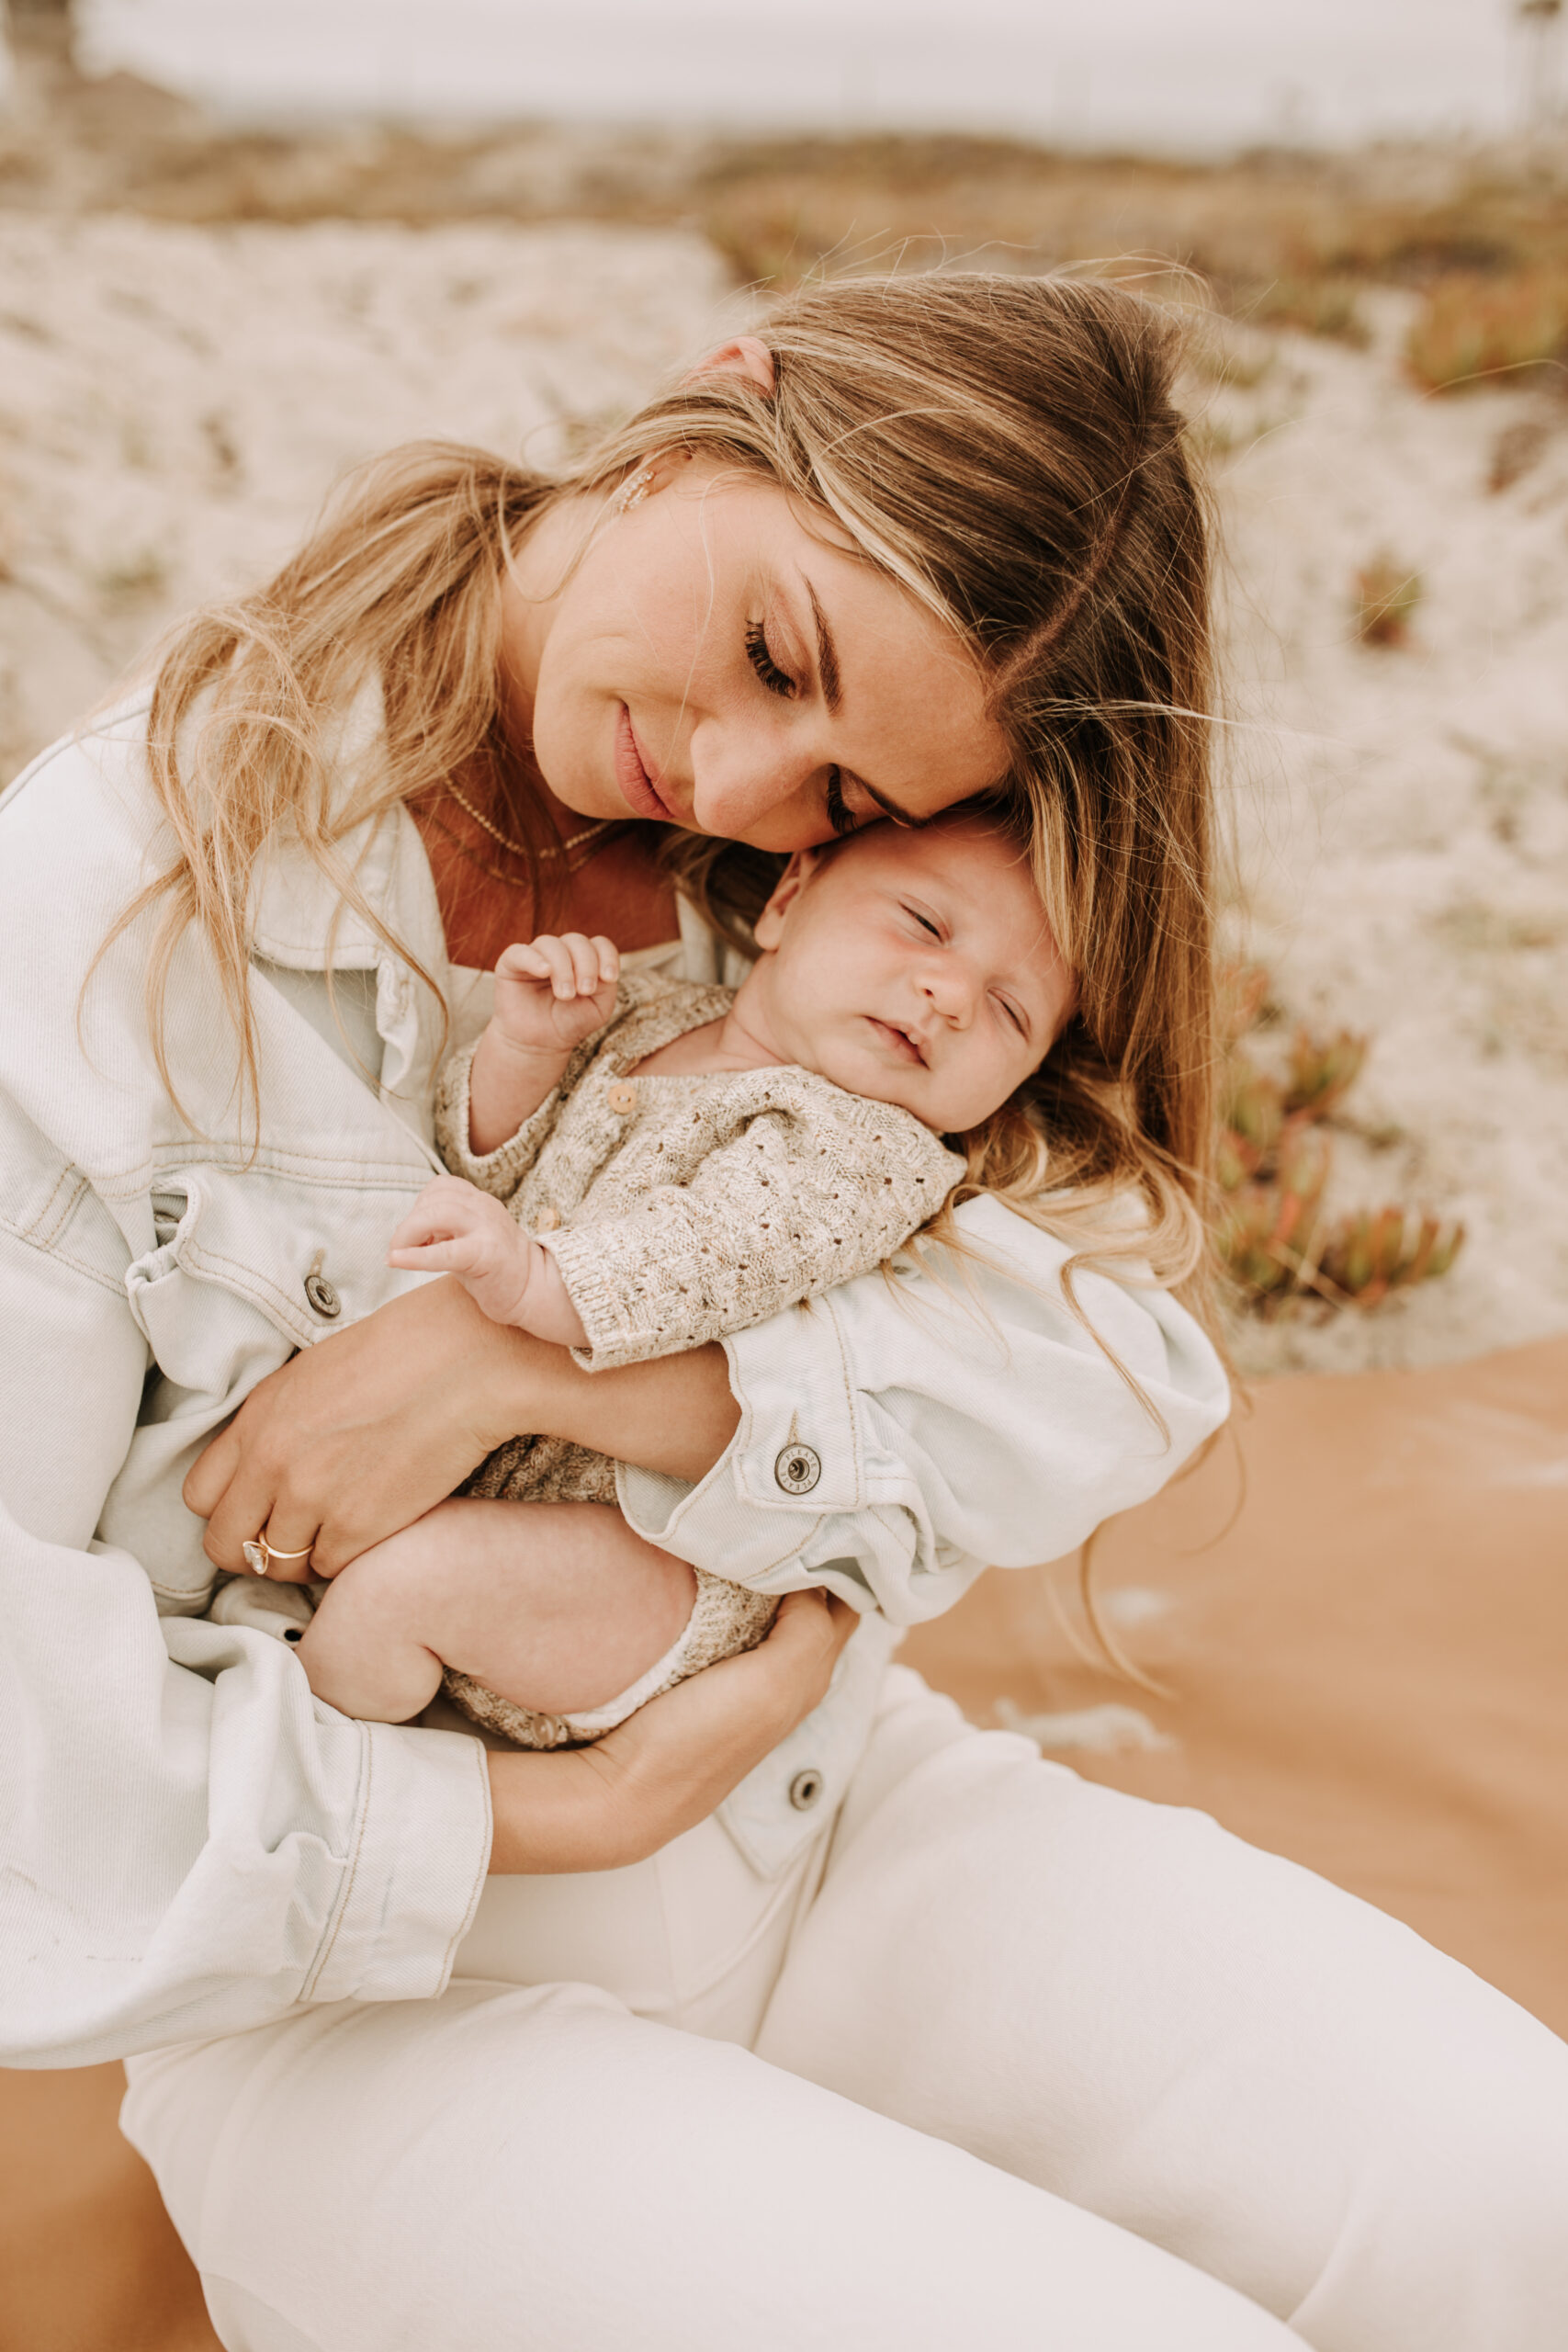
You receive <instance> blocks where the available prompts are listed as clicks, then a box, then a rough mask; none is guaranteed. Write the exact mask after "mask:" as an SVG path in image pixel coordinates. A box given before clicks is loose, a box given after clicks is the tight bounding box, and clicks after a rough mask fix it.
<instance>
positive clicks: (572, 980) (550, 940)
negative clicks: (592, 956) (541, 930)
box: [534, 933, 577, 998]
mask: <svg viewBox="0 0 1568 2352" xmlns="http://www.w3.org/2000/svg"><path fill="white" fill-rule="evenodd" d="M534 945H535V946H536V949H537V950H538V952H539V954H540V955H541V956H543V957H544V959H545V962H546V965H547V967H548V970H549V976H550V989H551V992H552V993H553V994H554V995H555V996H557V997H558V998H568V997H574V996H575V995H576V994H577V974H576V971H575V969H574V968H573V966H572V960H571V950H570V947H569V946H568V945H567V944H566V942H565V940H564V939H556V938H554V937H552V936H551V935H550V933H545V934H544V935H543V936H542V937H541V938H538V939H536V940H535V942H534Z"/></svg>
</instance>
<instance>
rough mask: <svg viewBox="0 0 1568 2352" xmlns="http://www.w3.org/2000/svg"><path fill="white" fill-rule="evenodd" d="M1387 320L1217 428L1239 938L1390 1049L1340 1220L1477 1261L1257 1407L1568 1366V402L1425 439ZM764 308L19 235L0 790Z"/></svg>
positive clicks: (532, 265) (10, 359) (194, 243)
mask: <svg viewBox="0 0 1568 2352" xmlns="http://www.w3.org/2000/svg"><path fill="white" fill-rule="evenodd" d="M1365 300H1366V305H1367V309H1368V311H1369V316H1370V321H1371V324H1372V326H1373V328H1374V330H1375V333H1374V338H1373V343H1372V346H1371V348H1370V349H1369V350H1367V351H1364V352H1363V351H1355V350H1351V349H1348V348H1346V347H1344V346H1342V345H1333V344H1327V343H1324V342H1314V341H1311V340H1309V339H1307V338H1305V337H1303V336H1299V335H1289V334H1285V335H1265V334H1250V335H1249V334H1239V335H1235V334H1232V335H1228V336H1226V335H1222V336H1221V337H1220V365H1221V368H1222V371H1223V374H1224V378H1225V380H1221V381H1219V382H1216V381H1215V380H1214V379H1213V361H1211V364H1210V368H1209V370H1208V372H1207V373H1204V372H1195V374H1194V376H1193V379H1192V381H1191V384H1190V388H1189V390H1190V401H1191V403H1192V404H1193V405H1194V407H1195V408H1196V409H1197V410H1198V411H1199V412H1200V413H1201V432H1202V436H1203V438H1204V440H1205V442H1206V443H1207V444H1208V445H1209V447H1211V449H1212V451H1213V471H1214V480H1215V485H1216V489H1217V492H1218V497H1219V503H1220V508H1221V513H1222V517H1223V522H1224V531H1225V537H1226V544H1227V548H1228V551H1229V571H1228V591H1227V601H1228V605H1229V608H1230V613H1231V626H1230V638H1231V652H1232V662H1231V679H1230V701H1229V706H1228V707H1229V712H1230V716H1231V718H1232V719H1233V721H1234V722H1235V724H1234V725H1233V727H1232V729H1231V730H1230V732H1229V734H1228V738H1227V741H1228V745H1229V750H1230V753H1231V757H1230V762H1229V766H1230V774H1231V786H1230V790H1231V794H1232V798H1233V803H1234V809H1235V820H1236V831H1237V834H1238V837H1239V840H1240V842H1241V843H1242V847H1243V859H1242V868H1243V873H1244V876H1245V882H1246V889H1245V900H1244V905H1243V907H1242V909H1240V910H1237V916H1236V921H1235V926H1234V927H1235V935H1236V939H1237V942H1238V944H1241V945H1242V946H1243V947H1245V948H1246V949H1247V952H1251V953H1255V954H1258V955H1261V956H1264V957H1265V958H1266V959H1267V960H1268V961H1269V962H1270V963H1271V964H1273V966H1274V967H1275V969H1276V972H1277V975H1278V983H1279V987H1278V993H1279V995H1280V999H1281V1001H1282V1003H1283V1006H1284V1008H1285V1010H1286V1012H1287V1013H1288V1014H1289V1015H1291V1016H1297V1015H1304V1016H1307V1017H1310V1018H1311V1019H1313V1020H1314V1021H1315V1022H1318V1023H1323V1024H1325V1025H1331V1026H1338V1025H1340V1024H1347V1025H1349V1026H1352V1027H1356V1028H1361V1027H1365V1028H1370V1029H1371V1030H1372V1031H1373V1033H1374V1034H1375V1037H1376V1047H1375V1051H1374V1053H1373V1056H1372V1059H1371V1066H1370V1069H1369V1072H1368V1074H1367V1076H1366V1077H1365V1078H1364V1079H1363V1080H1362V1082H1361V1084H1360V1087H1359V1090H1358V1091H1357V1094H1356V1096H1355V1098H1354V1099H1353V1103H1352V1105H1351V1108H1352V1110H1353V1111H1354V1114H1355V1116H1356V1119H1357V1122H1358V1124H1359V1133H1351V1134H1348V1135H1346V1136H1342V1137H1341V1139H1340V1143H1339V1148H1338V1163H1339V1164H1338V1179H1337V1182H1338V1191H1339V1194H1340V1196H1341V1197H1342V1198H1343V1199H1344V1200H1345V1202H1346V1203H1347V1204H1349V1203H1350V1202H1353V1201H1375V1200H1379V1199H1381V1198H1382V1197H1383V1196H1384V1195H1385V1194H1393V1195H1398V1196H1402V1197H1405V1198H1408V1199H1409V1200H1411V1201H1412V1202H1419V1203H1422V1204H1430V1205H1432V1206H1435V1207H1438V1208H1439V1209H1443V1210H1446V1211H1452V1212H1455V1213H1458V1214H1460V1215H1462V1216H1464V1217H1465V1218H1466V1219H1467V1221H1468V1223H1469V1226H1470V1228H1471V1239H1470V1244H1469V1247H1468V1249H1467V1251H1466V1253H1465V1255H1464V1257H1463V1259H1462V1260H1461V1264H1460V1266H1459V1268H1458V1269H1457V1270H1456V1272H1454V1273H1453V1274H1452V1275H1451V1276H1450V1278H1449V1279H1448V1280H1446V1281H1445V1282H1443V1283H1439V1284H1436V1285H1434V1286H1432V1287H1431V1288H1430V1289H1429V1290H1427V1292H1424V1293H1423V1294H1421V1295H1419V1296H1417V1297H1415V1298H1413V1299H1412V1300H1410V1301H1409V1302H1408V1303H1406V1304H1402V1305H1399V1306H1395V1307H1393V1309H1391V1310H1386V1311H1384V1312H1382V1314H1380V1315H1378V1316H1376V1317H1370V1318H1362V1317H1354V1318H1347V1317H1341V1318H1339V1319H1338V1320H1337V1322H1334V1323H1331V1324H1329V1325H1328V1326H1327V1327H1326V1328H1318V1327H1316V1326H1315V1325H1314V1323H1313V1321H1312V1320H1311V1319H1300V1320H1297V1321H1295V1322H1292V1324H1290V1325H1289V1326H1286V1327H1280V1328H1275V1329H1269V1330H1267V1331H1263V1332H1253V1333H1250V1334H1247V1335H1246V1336H1245V1338H1244V1344H1243V1347H1242V1358H1243V1362H1244V1363H1246V1364H1247V1366H1248V1367H1249V1368H1253V1369H1257V1370H1268V1369H1276V1368H1280V1367H1282V1366H1285V1365H1289V1364H1292V1363H1303V1364H1310V1365H1318V1366H1336V1367H1340V1368H1348V1367H1349V1366H1352V1365H1356V1364H1366V1363H1429V1362H1436V1361H1441V1360H1444V1359H1448V1358H1452V1357H1458V1356H1463V1355H1467V1354H1472V1353H1474V1352H1476V1351H1479V1350H1481V1349H1483V1348H1485V1347H1489V1346H1495V1345H1499V1344H1506V1343H1509V1342H1516V1341H1520V1340H1529V1339H1533V1338H1536V1337H1538V1336H1540V1335H1542V1334H1544V1333H1546V1332H1550V1331H1553V1330H1559V1329H1564V1328H1568V1233H1565V1231H1564V1220H1563V1218H1562V1214H1561V1209H1562V1202H1563V1185H1562V1174H1561V1171H1562V1168H1563V1166H1564V1163H1565V1159H1568V1023H1565V1021H1564V1017H1563V1012H1562V1005H1563V999H1564V993H1565V985H1568V532H1565V524H1568V425H1565V423H1564V420H1563V416H1562V412H1561V410H1560V409H1554V408H1551V407H1549V406H1544V405H1541V404H1540V402H1541V396H1540V394H1536V393H1519V392H1513V391H1506V390H1483V391H1478V392H1474V393H1472V394H1470V395H1468V396H1465V397H1462V398H1458V399H1453V398H1450V399H1448V400H1441V401H1438V400H1431V399H1425V398H1422V397H1421V396H1419V395H1418V394H1417V393H1416V391H1415V390H1413V389H1412V388H1411V387H1410V386H1409V385H1408V383H1407V382H1406V381H1405V380H1404V378H1403V375H1402V372H1401V369H1400V365H1399V359H1398V344H1399V340H1400V336H1401V333H1402V330H1403V325H1404V315H1405V302H1404V298H1402V297H1401V296H1399V295H1397V294H1387V295H1381V296H1371V297H1368V298H1365ZM743 308H744V304H743V302H742V301H741V300H740V298H738V297H736V296H734V295H733V294H731V293H730V292H729V290H728V286H727V282H726V279H725V276H724V273H723V271H722V268H721V266H720V265H719V263H718V261H717V259H716V256H715V255H714V254H713V253H712V252H711V250H710V249H709V248H708V247H707V246H706V245H705V244H704V243H702V242H701V240H699V239H698V238H696V237H695V236H689V235H684V234H682V233H680V232H649V233H646V234H637V233H636V232H628V231H626V230H624V229H595V228H592V227H573V226H562V227H548V228H527V229H508V228H505V227H491V226H464V227H436V228H432V229H423V230H411V229H401V228H398V227H393V226H388V225H385V224H364V223H345V222H319V223H314V224H310V225H307V226H304V227H299V228H281V227H277V226H273V225H263V224H237V225H235V224H230V225H224V226H221V227H217V228H193V227H186V226H184V225H179V224H166V223H160V222H153V221H148V220H135V219H132V218H130V217H129V216H96V217H87V218H83V219H79V220H61V219H59V218H57V217H54V216H51V215H49V214H47V213H32V214H22V213H16V212H12V213H8V214H0V770H4V771H5V772H9V770H10V769H12V768H13V767H14V766H16V765H17V764H19V763H20V761H21V759H22V758H23V757H24V756H25V755H26V754H27V753H28V752H31V751H32V750H34V749H36V748H37V747H38V746H39V745H40V744H41V743H43V742H45V741H48V740H49V738H50V737H51V735H53V734H54V733H55V732H57V731H58V730H60V729H62V728H64V727H66V726H67V725H69V724H70V723H71V722H72V721H73V718H75V717H76V716H77V715H78V714H79V712H80V711H81V710H82V709H84V708H85V707H86V706H87V705H88V704H89V703H91V702H92V700H93V699H94V698H95V696H96V695H98V694H99V693H100V692H101V691H102V690H103V688H104V687H105V686H106V685H107V684H108V682H109V681H110V680H111V679H112V678H113V677H114V676H115V675H116V674H117V673H118V671H119V670H120V668H121V666H122V665H123V664H124V663H125V662H127V661H129V660H130V658H131V657H132V656H133V655H134V654H135V653H136V652H138V651H139V650H141V648H143V647H144V646H145V645H146V643H147V642H148V640H149V639H151V638H152V636H153V635H154V634H155V632H156V630H157V629H158V628H160V627H161V626H162V625H164V623H165V622H166V621H167V620H168V619H169V618H171V617H172V616H174V615H175V613H176V612H178V611H179V610H180V609H182V608H183V607H184V606H186V605H189V604H191V603H192V602H194V601H196V600H197V599H198V598H201V597H205V596H209V595H213V594H222V593H223V592H224V591H226V590H228V589H230V588H231V587H233V586H235V585H236V584H238V583H241V582H245V581H248V580H251V579H254V577H256V576H257V575H258V574H261V573H263V572H265V571H266V570H267V569H268V568H269V567H270V566H271V565H272V564H273V563H274V562H276V560H278V559H279V558H280V557H281V556H282V555H283V554H284V553H285V552H286V550H287V549H288V547H289V545H290V543H291V542H292V541H293V540H294V538H295V537H297V535H298V534H299V531H300V530H301V528H302V527H303V526H304V525H305V523H306V522H307V520H308V518H309V516H310V514H311V512H312V510H313V509H314V507H315V506H316V504H317V503H318V502H319V501H320V499H321V496H322V494H323V493H324V492H325V491H326V490H327V488H328V487H329V485H330V484H331V482H332V481H333V479H334V478H335V477H336V476H337V475H338V474H339V473H340V472H341V471H342V469H344V467H345V466H346V465H348V464H350V463H352V462H353V461H354V460H355V459H356V458H360V457H362V456H365V455H367V454H368V453H370V452H372V451H374V450H375V449H377V448H378V447H383V446H385V445H387V444H389V443H391V442H393V441H395V440H398V439H400V438H403V437H405V436H408V435H415V434H423V433H435V434H446V435H458V436H463V437H468V438H471V439H474V440H478V441H481V442H485V443H488V444H490V445H491V446H493V447H500V448H502V449H506V450H510V451H517V452H522V453H525V454H526V455H528V456H530V457H531V458H534V459H536V461H537V462H539V463H541V464H549V463H552V462H555V461H557V460H558V459H559V458H561V457H562V455H563V454H564V453H565V452H566V451H567V450H568V449H569V448H570V446H571V444H572V442H573V439H574V438H575V437H576V436H579V435H581V434H582V433H584V432H586V431H591V430H592V425H593V424H594V422H595V420H597V419H601V418H603V417H604V416H606V415H609V414H612V413H615V412H617V411H620V410H623V409H625V408H626V407H627V406H628V405H630V404H631V403H633V402H635V401H637V398H638V397H639V396H640V395H641V394H642V393H643V392H644V391H645V390H646V389H648V388H649V386H650V385H651V384H652V383H654V382H655V381H656V380H658V379H660V377H661V376H662V375H664V374H665V373H666V372H667V371H668V370H669V369H670V368H671V367H672V366H673V365H674V364H675V363H676V362H677V361H678V360H679V358H680V357H681V356H682V355H683V354H685V353H688V352H690V351H692V350H694V348H696V347H697V346H698V345H700V344H701V342H702V340H703V337H704V335H705V334H707V333H711V332H712V331H713V330H714V328H715V327H716V324H717V322H719V321H720V320H721V319H728V320H730V321H733V320H734V319H735V318H736V317H737V316H738V315H739V313H740V311H742V310H743ZM1520 424H1525V425H1526V426H1527V427H1528V428H1532V429H1534V428H1539V430H1537V431H1536V440H1537V442H1538V443H1539V447H1536V448H1534V449H1533V451H1530V452H1527V454H1529V456H1530V462H1529V463H1527V465H1526V467H1525V469H1524V471H1523V472H1522V474H1521V475H1520V478H1519V479H1518V480H1517V481H1516V482H1514V483H1513V484H1512V485H1511V486H1510V487H1509V488H1507V489H1506V490H1504V491H1502V492H1492V491H1490V490H1489V489H1488V488H1487V481H1488V476H1489V473H1490V471H1491V469H1492V466H1493V462H1494V455H1495V449H1496V447H1497V444H1498V441H1499V436H1501V435H1504V434H1505V433H1507V432H1509V431H1510V430H1511V429H1512V430H1513V431H1514V433H1515V441H1516V444H1518V442H1519V437H1520V436H1519V435H1518V432H1517V428H1518V427H1519V425H1520ZM1529 438H1530V434H1529V431H1527V433H1526V435H1524V440H1525V441H1526V442H1529ZM1383 548H1386V549H1387V550H1388V551H1389V552H1390V553H1391V554H1392V555H1393V556H1394V558H1395V559H1396V560H1398V561H1399V562H1400V563H1401V564H1402V565H1409V566H1410V567H1411V568H1413V569H1414V570H1416V571H1419V573H1420V574H1421V577H1422V580H1423V582H1424V584H1425V589H1426V594H1425V599H1424V602H1423V605H1422V606H1421V609H1420V611H1419V613H1418V615H1417V616H1416V628H1415V634H1414V638H1413V641H1412V643H1411V645H1410V646H1409V648H1408V649H1406V650H1403V651H1397V652H1386V651H1385V652H1376V651H1370V650H1366V649H1364V648H1362V647H1360V646H1359V645H1358V644H1356V643H1355V642H1354V641H1353V634H1352V631H1351V628H1350V618H1349V594H1350V582H1351V578H1352V575H1353V574H1354V572H1355V571H1356V570H1357V568H1358V567H1359V565H1360V564H1362V563H1363V562H1365V561H1366V560H1368V559H1369V557H1371V556H1372V555H1374V554H1375V553H1377V552H1378V551H1379V550H1380V549H1383Z"/></svg>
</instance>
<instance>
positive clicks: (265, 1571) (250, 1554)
mask: <svg viewBox="0 0 1568 2352" xmlns="http://www.w3.org/2000/svg"><path fill="white" fill-rule="evenodd" d="M315 1548H316V1547H315V1545H314V1544H306V1546H305V1549H304V1550H303V1551H302V1552H277V1551H275V1550H274V1549H273V1547H272V1545H271V1544H269V1543H268V1542H267V1540H266V1537H265V1535H257V1536H255V1537H254V1539H253V1540H252V1541H251V1542H250V1543H249V1544H242V1545H241V1546H240V1549H241V1550H242V1551H243V1554H244V1555H245V1566H246V1567H247V1568H249V1570H250V1572H251V1574H252V1575H253V1576H254V1577H265V1576H270V1575H271V1573H272V1564H273V1562H274V1561H275V1560H308V1559H309V1558H310V1555H311V1553H312V1552H313V1551H314V1550H315Z"/></svg>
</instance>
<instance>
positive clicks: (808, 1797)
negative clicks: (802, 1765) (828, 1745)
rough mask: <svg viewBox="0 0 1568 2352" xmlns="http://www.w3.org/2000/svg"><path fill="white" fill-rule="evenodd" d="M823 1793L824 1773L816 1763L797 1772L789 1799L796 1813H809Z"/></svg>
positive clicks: (790, 1789)
mask: <svg viewBox="0 0 1568 2352" xmlns="http://www.w3.org/2000/svg"><path fill="white" fill-rule="evenodd" d="M821 1793H822V1775H821V1773H820V1772H819V1771H818V1770H817V1767H816V1766H815V1765H814V1764H808V1765H807V1768H806V1770H805V1771H804V1772H797V1773H796V1774H795V1778H794V1780H793V1781H791V1782H790V1784H789V1801H790V1803H791V1804H792V1805H794V1807H795V1811H796V1813H809V1812H810V1810H811V1808H812V1806H813V1805H814V1804H816V1802H817V1800H818V1797H819V1796H820V1795H821Z"/></svg>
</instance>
